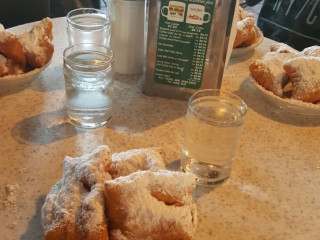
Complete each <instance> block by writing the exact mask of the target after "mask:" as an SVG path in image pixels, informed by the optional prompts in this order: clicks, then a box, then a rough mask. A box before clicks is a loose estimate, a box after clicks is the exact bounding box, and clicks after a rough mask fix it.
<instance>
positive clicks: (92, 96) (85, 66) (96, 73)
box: [63, 44, 114, 128]
mask: <svg viewBox="0 0 320 240" xmlns="http://www.w3.org/2000/svg"><path fill="white" fill-rule="evenodd" d="M63 59H64V68H63V71H64V78H65V87H66V95H67V113H68V118H69V120H70V121H71V123H73V124H74V125H76V126H78V127H83V128H96V127H100V126H103V125H105V124H106V123H107V122H108V120H110V119H111V110H112V77H113V74H114V70H113V52H112V50H110V49H109V48H107V47H105V46H101V45H95V44H79V45H73V46H71V47H68V48H66V49H65V50H64V52H63Z"/></svg>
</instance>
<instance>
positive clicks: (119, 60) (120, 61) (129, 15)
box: [109, 0, 145, 74]
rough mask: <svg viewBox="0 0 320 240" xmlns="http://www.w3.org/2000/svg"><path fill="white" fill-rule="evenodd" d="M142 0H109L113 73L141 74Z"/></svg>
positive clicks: (142, 48)
mask: <svg viewBox="0 0 320 240" xmlns="http://www.w3.org/2000/svg"><path fill="white" fill-rule="evenodd" d="M144 9H145V2H144V0H110V1H109V12H110V16H111V49H112V50H113V52H114V64H115V71H116V72H117V73H120V74H141V73H142V72H143V63H144Z"/></svg>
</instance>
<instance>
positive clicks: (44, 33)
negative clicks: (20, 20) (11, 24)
mask: <svg viewBox="0 0 320 240" xmlns="http://www.w3.org/2000/svg"><path fill="white" fill-rule="evenodd" d="M19 40H20V41H21V43H22V44H23V46H24V48H25V50H26V57H27V64H29V65H30V66H32V67H35V68H37V67H42V66H44V65H45V64H46V63H47V62H49V60H50V59H51V58H52V55H53V51H54V47H53V45H52V43H51V40H52V22H51V20H50V19H49V18H45V19H43V20H42V21H40V22H37V23H35V24H34V26H33V28H32V29H31V31H30V32H25V33H23V34H21V35H20V36H19Z"/></svg>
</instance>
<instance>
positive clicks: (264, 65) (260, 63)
mask: <svg viewBox="0 0 320 240" xmlns="http://www.w3.org/2000/svg"><path fill="white" fill-rule="evenodd" d="M294 56H295V54H294V53H278V52H268V53H267V54H266V55H265V56H264V57H263V58H262V59H261V60H254V61H253V62H252V63H251V64H250V65H249V70H250V72H251V75H252V77H253V78H254V79H255V80H256V81H257V82H258V83H259V84H260V85H261V86H263V87H264V88H265V89H266V90H269V91H272V92H273V93H274V94H275V95H277V96H279V97H283V87H284V86H285V85H286V84H287V82H288V81H289V77H288V75H287V74H286V72H285V71H284V69H283V64H284V63H285V62H286V61H287V60H288V59H290V58H292V57H294Z"/></svg>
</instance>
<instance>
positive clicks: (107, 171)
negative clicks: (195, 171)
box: [41, 146, 197, 240]
mask: <svg viewBox="0 0 320 240" xmlns="http://www.w3.org/2000/svg"><path fill="white" fill-rule="evenodd" d="M194 188H195V180H194V176H192V175H191V174H188V173H182V172H174V171H169V170H165V165H164V152H163V151H162V150H161V149H159V148H145V149H134V150H129V151H126V152H121V153H114V154H112V155H111V153H110V150H109V148H108V147H107V146H100V147H98V148H97V149H96V150H94V151H93V152H92V153H90V154H86V155H83V156H81V157H77V158H71V157H65V159H64V164H63V177H62V179H61V180H59V181H58V182H57V183H56V184H55V185H54V186H53V187H52V189H51V191H50V193H49V194H48V195H47V197H46V200H45V203H44V205H43V207H42V211H41V220H42V227H43V231H44V235H45V239H46V240H57V239H63V240H102V239H103V240H105V239H111V240H138V239H146V240H160V239H161V240H162V239H166V240H191V239H192V238H193V235H194V232H195V227H196V223H197V212H196V206H195V203H194V201H193V199H192V192H193V190H194Z"/></svg>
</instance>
